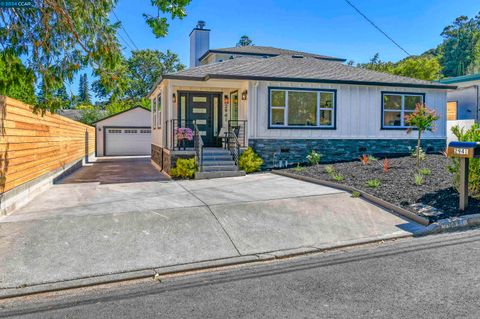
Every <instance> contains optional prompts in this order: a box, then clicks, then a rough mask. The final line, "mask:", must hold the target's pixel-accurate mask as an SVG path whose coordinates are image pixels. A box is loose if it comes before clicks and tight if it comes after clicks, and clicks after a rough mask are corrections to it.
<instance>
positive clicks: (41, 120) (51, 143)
mask: <svg viewBox="0 0 480 319" xmlns="http://www.w3.org/2000/svg"><path fill="white" fill-rule="evenodd" d="M87 139H88V143H87V145H88V150H87V146H86V141H87ZM93 152H95V128H94V127H92V126H88V125H85V124H82V123H80V122H77V121H74V120H71V119H69V118H66V117H63V116H60V115H57V114H51V113H50V112H47V113H45V114H44V115H43V116H42V115H41V114H34V113H33V112H32V107H31V106H29V105H27V104H25V103H22V102H20V101H17V100H15V99H12V98H9V97H3V96H0V193H3V192H6V191H9V190H11V189H12V188H15V187H17V186H19V185H21V184H23V183H26V182H29V181H31V180H33V179H35V178H37V177H40V176H42V175H44V174H47V173H49V172H52V171H55V170H57V169H62V168H65V166H66V165H68V164H70V163H73V162H75V161H78V160H80V159H81V158H82V157H84V156H85V154H86V153H88V154H90V153H93Z"/></svg>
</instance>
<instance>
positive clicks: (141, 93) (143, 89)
mask: <svg viewBox="0 0 480 319" xmlns="http://www.w3.org/2000/svg"><path fill="white" fill-rule="evenodd" d="M120 68H121V69H122V70H121V71H120V72H119V77H120V78H119V79H118V82H119V83H122V85H121V86H117V87H116V89H115V90H109V88H108V86H106V85H104V83H105V81H108V79H104V78H101V77H100V79H99V80H97V81H95V82H94V83H93V89H94V91H95V93H96V95H97V96H98V97H100V98H107V99H109V100H110V101H111V102H113V101H117V100H129V101H130V102H131V103H130V105H131V106H132V105H133V104H138V103H139V102H140V101H141V100H142V99H143V98H145V96H147V94H148V93H149V91H150V89H151V87H152V85H153V83H155V82H156V81H157V80H158V79H159V78H160V76H161V75H162V74H165V73H170V72H176V71H180V70H183V69H184V68H185V66H184V65H183V64H181V63H180V60H179V58H178V55H177V54H175V53H173V52H171V51H170V50H167V52H165V53H164V52H161V51H158V50H149V49H147V50H137V51H132V56H131V57H130V58H129V59H128V60H124V61H123V62H122V63H121V65H119V69H120Z"/></svg>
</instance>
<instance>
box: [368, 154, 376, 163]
mask: <svg viewBox="0 0 480 319" xmlns="http://www.w3.org/2000/svg"><path fill="white" fill-rule="evenodd" d="M368 161H369V162H375V161H378V159H377V158H376V157H375V156H373V155H368Z"/></svg>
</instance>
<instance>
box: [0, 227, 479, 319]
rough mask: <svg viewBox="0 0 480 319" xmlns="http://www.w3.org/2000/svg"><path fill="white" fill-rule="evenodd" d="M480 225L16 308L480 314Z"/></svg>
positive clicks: (193, 313) (121, 314)
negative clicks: (463, 229) (456, 230)
mask: <svg viewBox="0 0 480 319" xmlns="http://www.w3.org/2000/svg"><path fill="white" fill-rule="evenodd" d="M479 265H480V230H479V229H475V230H469V231H464V232H458V233H447V234H442V235H435V236H428V237H421V238H413V239H412V238H410V239H401V240H397V241H393V242H385V243H380V244H372V245H368V246H363V247H351V248H348V249H344V250H339V251H332V252H325V253H320V254H315V255H309V256H304V257H297V258H291V259H284V260H274V261H270V262H266V263H262V264H257V265H248V266H240V267H235V268H232V269H221V270H217V271H209V272H200V273H195V274H189V275H182V276H173V277H168V278H161V280H160V281H154V280H143V281H138V282H128V283H122V284H112V285H109V286H103V287H95V288H88V289H87V288H85V289H79V290H71V291H63V292H57V293H50V294H43V295H36V296H29V297H22V298H17V299H13V300H4V301H1V302H0V307H1V309H0V317H15V318H458V317H463V318H478V317H480V267H479Z"/></svg>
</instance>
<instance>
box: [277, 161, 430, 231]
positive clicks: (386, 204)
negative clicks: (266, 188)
mask: <svg viewBox="0 0 480 319" xmlns="http://www.w3.org/2000/svg"><path fill="white" fill-rule="evenodd" d="M272 174H276V175H280V176H285V177H290V178H293V179H298V180H301V181H304V182H309V183H313V184H318V185H322V186H327V187H332V188H336V189H339V190H343V191H347V192H350V193H353V192H358V193H359V194H360V195H361V196H360V197H362V198H364V199H366V200H368V201H369V202H371V203H373V204H376V205H378V206H381V207H383V208H385V209H386V210H389V211H393V212H395V213H397V214H398V215H401V216H403V217H405V218H407V219H410V220H413V221H414V222H416V223H419V224H420V225H423V226H428V225H430V221H429V220H428V219H426V218H424V217H421V216H418V215H417V214H414V213H412V212H410V211H408V210H406V209H404V208H401V207H398V206H396V205H393V204H391V203H389V202H387V201H384V200H383V199H380V198H378V197H375V196H373V195H371V194H368V193H366V192H364V191H362V190H359V189H356V188H355V187H351V186H347V185H342V184H337V183H333V182H329V181H325V180H322V179H316V178H313V177H308V176H302V175H297V174H292V173H288V172H283V171H278V170H272Z"/></svg>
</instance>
